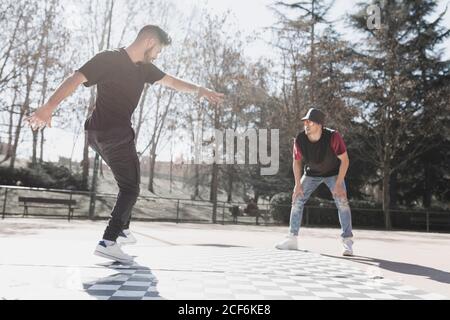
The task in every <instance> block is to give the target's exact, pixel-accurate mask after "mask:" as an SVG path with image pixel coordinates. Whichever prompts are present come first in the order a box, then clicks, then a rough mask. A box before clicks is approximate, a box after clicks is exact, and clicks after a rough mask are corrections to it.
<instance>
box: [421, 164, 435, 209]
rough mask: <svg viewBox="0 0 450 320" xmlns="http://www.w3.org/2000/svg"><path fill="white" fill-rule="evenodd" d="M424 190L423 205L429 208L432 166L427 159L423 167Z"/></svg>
mask: <svg viewBox="0 0 450 320" xmlns="http://www.w3.org/2000/svg"><path fill="white" fill-rule="evenodd" d="M424 171H425V173H424V180H425V181H424V190H423V206H424V208H426V209H429V208H430V207H431V195H432V193H433V191H432V184H433V181H432V178H433V175H432V167H431V164H430V162H429V161H426V162H425V168H424Z"/></svg>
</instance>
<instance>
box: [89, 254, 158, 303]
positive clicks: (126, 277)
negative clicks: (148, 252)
mask: <svg viewBox="0 0 450 320" xmlns="http://www.w3.org/2000/svg"><path fill="white" fill-rule="evenodd" d="M98 265H99V266H102V267H105V268H109V269H112V270H114V271H116V272H117V273H115V274H113V275H110V276H108V277H106V278H101V279H98V280H95V281H89V282H86V283H83V288H84V290H85V292H87V293H88V294H89V295H91V296H93V297H95V298H96V299H98V300H163V298H162V297H161V296H160V294H159V292H158V290H157V288H156V287H157V284H158V280H157V279H156V277H155V275H154V274H153V273H152V271H151V270H150V268H148V267H144V266H141V265H139V264H137V263H136V262H134V263H133V264H130V265H127V264H121V263H118V262H106V263H101V264H98Z"/></svg>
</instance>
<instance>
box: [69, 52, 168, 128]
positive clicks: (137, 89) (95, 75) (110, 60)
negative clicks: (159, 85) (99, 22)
mask: <svg viewBox="0 0 450 320" xmlns="http://www.w3.org/2000/svg"><path fill="white" fill-rule="evenodd" d="M77 71H79V72H81V73H82V74H83V75H84V76H85V77H86V79H87V80H88V81H87V82H85V83H84V85H85V86H86V87H90V86H93V85H97V99H96V102H95V108H94V110H93V112H92V113H91V114H90V115H89V117H88V118H87V120H86V122H85V124H84V128H85V130H109V129H113V128H121V127H131V115H132V114H133V112H134V110H135V109H136V107H137V105H138V103H139V99H140V98H141V94H142V91H143V89H144V85H145V83H150V84H153V83H155V82H156V81H159V80H161V79H162V78H163V77H164V76H165V75H166V74H165V73H164V72H163V71H161V70H160V69H158V68H157V67H156V66H155V65H153V64H143V63H137V64H136V63H133V61H131V59H130V57H129V55H128V53H127V52H126V51H125V49H123V48H120V49H116V50H106V51H102V52H100V53H98V54H97V55H96V56H94V57H93V58H92V59H91V60H89V61H88V62H86V63H85V64H84V65H83V66H82V67H81V68H80V69H78V70H77Z"/></svg>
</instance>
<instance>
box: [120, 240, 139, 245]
mask: <svg viewBox="0 0 450 320" xmlns="http://www.w3.org/2000/svg"><path fill="white" fill-rule="evenodd" d="M117 243H118V244H120V245H123V246H126V245H129V244H136V243H137V241H132V242H130V241H120V240H118V241H117Z"/></svg>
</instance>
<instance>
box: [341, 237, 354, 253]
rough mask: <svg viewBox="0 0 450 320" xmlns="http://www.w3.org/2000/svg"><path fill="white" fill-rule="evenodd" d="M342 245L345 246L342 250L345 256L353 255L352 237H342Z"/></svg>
mask: <svg viewBox="0 0 450 320" xmlns="http://www.w3.org/2000/svg"><path fill="white" fill-rule="evenodd" d="M342 246H343V247H344V249H343V250H342V255H343V256H353V248H352V246H353V240H352V238H342Z"/></svg>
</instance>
